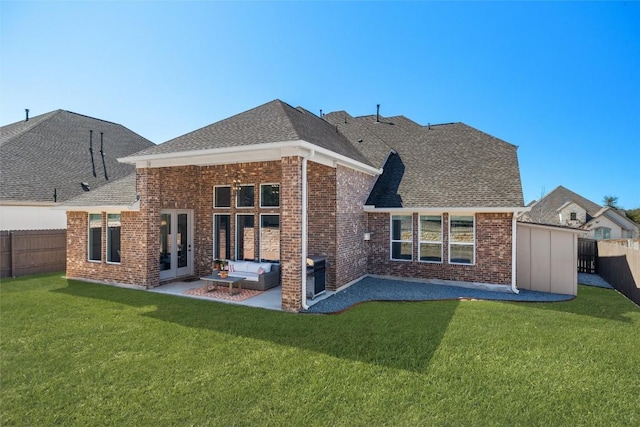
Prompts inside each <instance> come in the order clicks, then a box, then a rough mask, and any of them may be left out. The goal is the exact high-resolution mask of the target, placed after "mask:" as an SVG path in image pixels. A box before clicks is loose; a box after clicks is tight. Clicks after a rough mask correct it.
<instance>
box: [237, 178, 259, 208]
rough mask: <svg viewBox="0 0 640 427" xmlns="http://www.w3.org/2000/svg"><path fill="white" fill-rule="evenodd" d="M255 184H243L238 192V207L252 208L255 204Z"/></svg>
mask: <svg viewBox="0 0 640 427" xmlns="http://www.w3.org/2000/svg"><path fill="white" fill-rule="evenodd" d="M254 193H255V185H253V184H250V185H241V186H240V187H239V189H238V191H237V192H236V208H252V207H253V205H254V200H255V197H254Z"/></svg>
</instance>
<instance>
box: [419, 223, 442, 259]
mask: <svg viewBox="0 0 640 427" xmlns="http://www.w3.org/2000/svg"><path fill="white" fill-rule="evenodd" d="M418 227H419V231H418V235H419V236H420V240H419V245H420V246H419V260H420V261H421V262H435V263H442V215H420V221H418Z"/></svg>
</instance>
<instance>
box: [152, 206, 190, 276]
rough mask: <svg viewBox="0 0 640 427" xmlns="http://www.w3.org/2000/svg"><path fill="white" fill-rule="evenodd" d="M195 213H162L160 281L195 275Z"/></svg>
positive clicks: (171, 211) (184, 211)
mask: <svg viewBox="0 0 640 427" xmlns="http://www.w3.org/2000/svg"><path fill="white" fill-rule="evenodd" d="M192 217H193V212H192V211H190V210H162V211H160V280H166V279H172V278H174V277H181V276H188V275H190V274H193V229H192Z"/></svg>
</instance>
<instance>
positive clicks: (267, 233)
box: [260, 215, 280, 262]
mask: <svg viewBox="0 0 640 427" xmlns="http://www.w3.org/2000/svg"><path fill="white" fill-rule="evenodd" d="M260 261H275V262H279V261H280V215H261V216H260Z"/></svg>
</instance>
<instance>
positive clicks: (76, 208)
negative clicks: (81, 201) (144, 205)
mask: <svg viewBox="0 0 640 427" xmlns="http://www.w3.org/2000/svg"><path fill="white" fill-rule="evenodd" d="M51 209H55V210H62V211H67V212H107V213H109V212H139V211H140V201H139V200H137V201H135V202H134V203H133V204H131V205H64V204H62V205H58V206H54V207H52V208H51Z"/></svg>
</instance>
